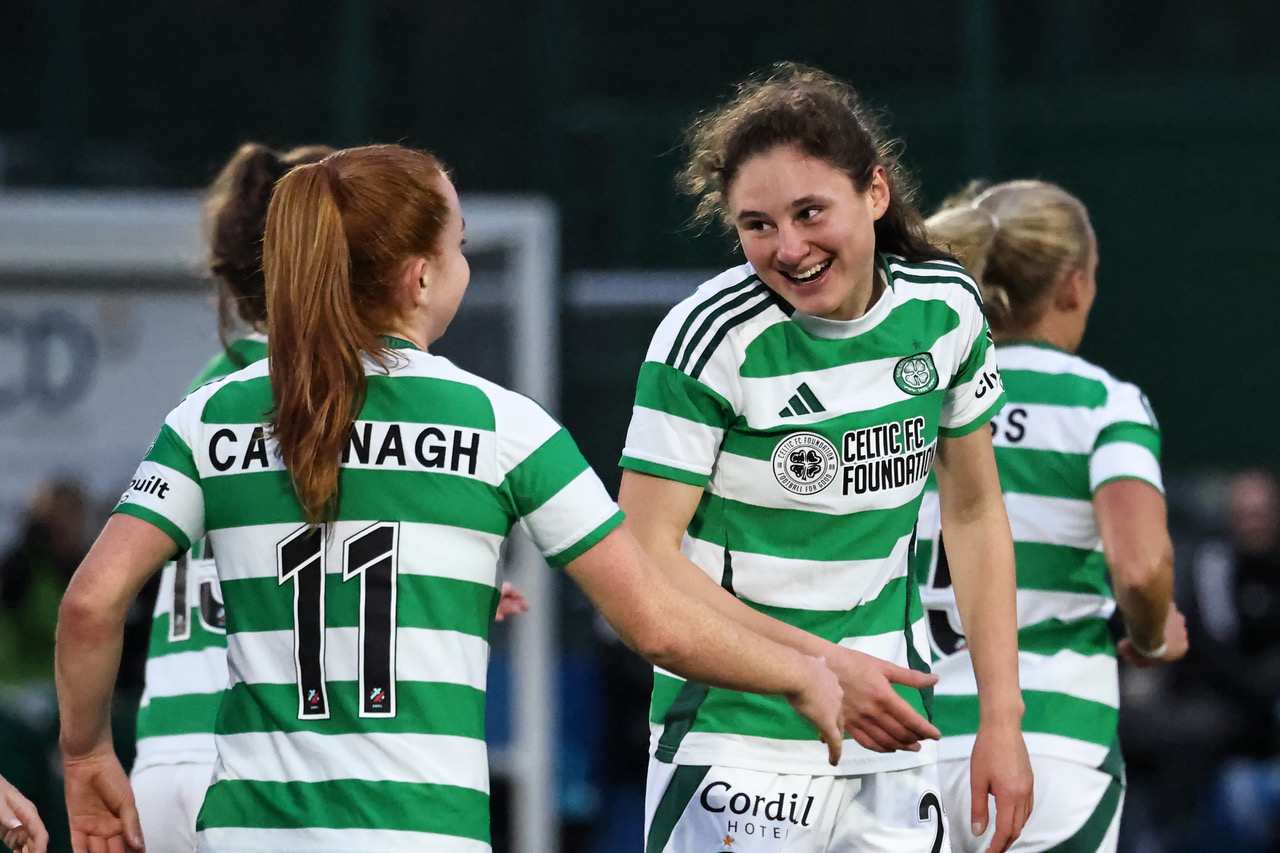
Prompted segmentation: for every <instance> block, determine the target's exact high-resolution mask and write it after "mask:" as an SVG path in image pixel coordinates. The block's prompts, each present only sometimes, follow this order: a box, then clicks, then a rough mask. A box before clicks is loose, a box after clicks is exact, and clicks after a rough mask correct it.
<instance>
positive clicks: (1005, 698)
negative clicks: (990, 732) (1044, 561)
mask: <svg viewBox="0 0 1280 853" xmlns="http://www.w3.org/2000/svg"><path fill="white" fill-rule="evenodd" d="M1001 510H1002V511H1001V513H999V514H998V515H996V514H991V515H983V516H980V517H977V518H972V519H963V520H961V519H952V520H951V523H950V525H949V526H948V524H947V521H948V519H947V518H946V517H945V516H944V520H943V527H944V533H943V539H944V541H946V543H947V559H948V561H949V562H950V565H951V575H952V583H953V584H954V586H955V593H956V605H957V606H958V608H959V610H960V621H961V622H962V623H963V625H964V633H965V638H966V640H967V643H968V647H969V651H970V656H971V657H972V659H973V672H974V677H975V679H976V680H977V683H978V695H979V702H980V705H981V713H982V715H983V717H984V718H985V717H987V716H989V715H992V714H995V715H999V716H1000V717H1002V718H1003V717H1012V718H1015V719H1021V717H1022V711H1023V703H1022V693H1021V691H1020V689H1019V685H1018V616H1017V582H1016V579H1015V577H1014V562H1013V543H1012V541H1011V540H1010V537H1009V534H1008V522H1007V520H1005V519H1004V516H1003V507H1001Z"/></svg>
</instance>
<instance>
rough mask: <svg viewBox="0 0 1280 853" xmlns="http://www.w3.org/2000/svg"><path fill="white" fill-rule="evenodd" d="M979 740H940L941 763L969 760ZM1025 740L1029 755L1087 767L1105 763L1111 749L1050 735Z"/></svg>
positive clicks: (1027, 735) (1026, 736) (961, 737)
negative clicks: (974, 744) (1057, 759)
mask: <svg viewBox="0 0 1280 853" xmlns="http://www.w3.org/2000/svg"><path fill="white" fill-rule="evenodd" d="M977 737H978V736H977V735H952V736H951V737H944V738H943V739H942V740H940V741H937V744H938V760H939V761H955V760H961V759H963V760H965V761H968V760H969V757H970V756H971V755H973V743H974V741H975V740H977ZM1022 738H1023V740H1024V741H1026V744H1027V752H1029V753H1031V754H1032V755H1047V756H1049V757H1050V758H1061V759H1062V760H1064V761H1073V762H1075V763H1076V764H1083V765H1084V766H1086V767H1098V766H1100V765H1101V764H1102V762H1103V761H1105V760H1106V758H1107V753H1109V752H1111V750H1110V748H1109V747H1105V746H1101V745H1099V744H1096V743H1089V742H1088V741H1086V740H1076V739H1075V738H1070V737H1064V736H1063V735H1053V734H1048V733H1047V732H1023V733H1022Z"/></svg>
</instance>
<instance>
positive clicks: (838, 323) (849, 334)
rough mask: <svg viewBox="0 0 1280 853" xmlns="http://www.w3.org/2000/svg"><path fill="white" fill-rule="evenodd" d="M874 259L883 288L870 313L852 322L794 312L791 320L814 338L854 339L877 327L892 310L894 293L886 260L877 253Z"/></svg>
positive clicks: (891, 277)
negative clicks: (877, 261) (880, 275)
mask: <svg viewBox="0 0 1280 853" xmlns="http://www.w3.org/2000/svg"><path fill="white" fill-rule="evenodd" d="M876 257H877V259H878V260H879V261H880V271H881V272H882V273H884V284H885V286H884V291H883V292H882V293H881V294H880V298H879V299H877V300H876V304H875V305H872V306H871V310H870V311H868V312H867V313H865V314H863V315H862V316H861V317H855V318H854V319H852V320H828V319H827V318H826V317H815V316H814V315H812V314H805V313H804V312H803V311H796V312H794V313H792V315H791V319H792V320H794V321H795V322H796V323H798V324H799V325H800V328H802V329H804V330H805V331H806V332H808V333H809V334H811V335H813V336H814V337H815V338H829V339H840V338H856V337H857V336H858V335H865V334H866V333H867V332H869V331H871V330H872V329H874V328H875V327H876V326H879V325H880V323H881V322H883V320H884V318H885V317H888V316H889V312H890V311H891V310H892V308H891V307H890V303H892V302H893V295H892V294H893V292H894V291H893V276H892V275H891V274H890V273H889V261H888V259H887V258H886V257H885V256H884V255H883V254H881V253H877V254H876Z"/></svg>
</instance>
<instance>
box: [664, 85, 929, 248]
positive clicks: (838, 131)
mask: <svg viewBox="0 0 1280 853" xmlns="http://www.w3.org/2000/svg"><path fill="white" fill-rule="evenodd" d="M685 135H686V141H687V144H688V146H689V149H690V152H691V153H690V158H689V163H688V165H687V166H686V167H685V169H684V171H683V172H682V173H681V175H680V179H679V183H680V187H681V189H682V190H683V191H685V192H686V193H688V194H690V195H693V196H697V197H699V200H698V207H697V211H696V212H695V214H694V220H695V222H700V223H702V224H707V223H710V222H712V221H715V220H717V219H718V220H720V221H722V222H724V223H726V224H728V221H729V219H728V208H727V201H726V196H727V194H728V191H729V187H730V186H732V184H733V181H734V179H735V178H736V177H737V174H738V170H739V169H740V168H741V167H742V165H743V164H744V163H745V162H746V161H748V160H750V159H751V158H752V157H755V156H757V155H760V154H766V153H768V152H769V151H772V150H773V149H775V148H778V147H781V146H785V145H794V146H795V147H796V148H798V149H799V150H800V151H802V152H804V154H806V155H808V156H810V157H815V158H817V159H820V160H822V161H824V162H826V163H828V164H830V165H831V166H832V167H834V168H836V169H839V170H840V171H842V172H844V173H845V174H847V175H848V176H849V179H850V180H851V181H852V182H853V186H854V188H855V189H856V190H857V191H858V192H860V193H862V192H866V191H867V189H868V188H869V187H870V186H871V179H872V176H873V174H874V172H875V168H876V167H877V166H881V167H883V168H884V170H885V175H886V177H887V179H888V184H889V209H888V210H886V211H885V213H884V215H883V216H882V217H880V219H878V220H877V221H876V223H875V232H876V249H877V250H879V251H882V252H892V253H894V254H898V255H902V256H903V257H905V258H906V259H907V260H910V261H921V260H926V259H931V258H943V257H947V255H945V254H944V253H943V252H941V251H939V250H938V249H936V248H935V247H934V246H932V245H931V244H930V243H929V241H928V240H926V239H925V237H924V230H923V224H922V222H921V217H920V213H919V212H918V211H917V210H916V208H915V206H914V204H913V201H912V198H913V196H914V194H915V185H914V182H913V181H912V180H911V178H910V176H909V175H908V174H907V172H906V170H905V169H904V168H903V167H902V164H901V163H899V162H898V155H897V150H898V148H899V147H900V145H899V143H898V142H897V141H896V140H891V139H889V138H888V137H887V135H886V134H885V132H884V131H883V129H882V128H881V127H880V125H879V123H878V122H877V121H876V118H875V116H874V115H873V114H872V112H871V110H869V109H868V108H867V107H866V106H865V105H864V104H863V103H862V100H861V99H860V98H859V97H858V94H857V93H856V92H855V91H854V90H853V89H852V88H851V87H850V86H848V85H847V84H846V83H844V82H843V81H841V80H838V79H837V78H835V77H833V76H831V75H830V74H827V73H825V72H822V71H818V70H816V69H814V68H808V67H806V66H803V65H798V64H796V63H791V62H784V63H779V64H778V65H775V66H773V68H772V69H770V71H769V72H767V73H764V74H758V75H755V76H753V77H751V78H749V79H748V80H746V81H745V82H744V83H742V84H741V85H739V86H738V90H737V94H736V95H735V97H734V98H733V99H732V100H731V101H729V103H728V104H726V105H725V106H723V107H721V108H720V109H718V110H716V111H714V112H711V113H707V114H704V115H702V116H699V117H698V118H697V119H696V120H695V121H694V122H693V124H692V125H691V126H690V127H689V129H688V130H687V131H686V134H685Z"/></svg>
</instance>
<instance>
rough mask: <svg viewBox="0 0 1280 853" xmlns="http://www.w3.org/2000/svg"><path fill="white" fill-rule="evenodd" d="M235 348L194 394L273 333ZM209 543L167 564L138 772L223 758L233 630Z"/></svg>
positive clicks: (249, 356) (141, 719) (209, 369)
mask: <svg viewBox="0 0 1280 853" xmlns="http://www.w3.org/2000/svg"><path fill="white" fill-rule="evenodd" d="M231 351H232V354H233V356H229V355H228V354H227V353H226V352H220V353H218V354H217V355H216V356H214V357H213V358H212V359H211V360H210V361H209V363H208V364H207V365H205V367H204V369H203V370H201V371H200V373H199V374H197V375H196V378H195V379H194V380H192V382H191V386H190V387H189V388H188V389H187V391H188V393H190V392H191V391H194V390H195V389H197V388H199V387H200V386H201V385H204V384H205V383H206V382H211V381H212V380H214V379H218V378H220V377H223V376H226V375H227V374H229V373H234V372H235V371H236V370H239V369H240V368H241V367H244V366H245V365H249V364H253V363H254V362H257V361H261V360H262V359H264V358H266V357H267V339H266V337H264V336H262V335H257V334H254V335H250V336H248V337H245V338H241V339H239V340H237V341H234V342H233V343H232V344H231ZM232 357H234V358H235V359H236V360H237V361H238V362H239V364H237V363H236V362H235V361H232ZM205 544H206V543H204V542H197V543H196V544H195V545H193V546H192V547H191V550H190V551H188V552H187V553H185V554H183V555H182V556H180V557H178V559H177V560H175V561H173V562H170V563H166V564H165V566H164V568H163V569H161V570H160V590H159V593H158V594H157V596H156V607H155V614H154V616H153V617H152V620H151V641H150V645H149V647H148V649H147V674H146V687H145V689H144V690H143V692H142V703H141V705H140V706H139V708H138V755H137V759H136V760H135V761H134V763H133V767H134V770H135V771H137V770H143V769H145V768H147V767H151V766H154V765H157V764H208V765H209V766H210V767H212V766H213V762H214V760H215V759H216V758H217V757H218V752H217V748H216V747H215V746H214V742H213V718H214V715H215V714H216V713H217V711H218V701H219V700H220V699H221V698H222V690H223V688H225V687H226V686H227V632H226V625H225V617H224V614H223V609H222V592H221V589H220V588H219V586H218V573H217V570H216V569H215V568H214V565H213V557H212V554H210V553H208V549H207V548H206V547H205Z"/></svg>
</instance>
